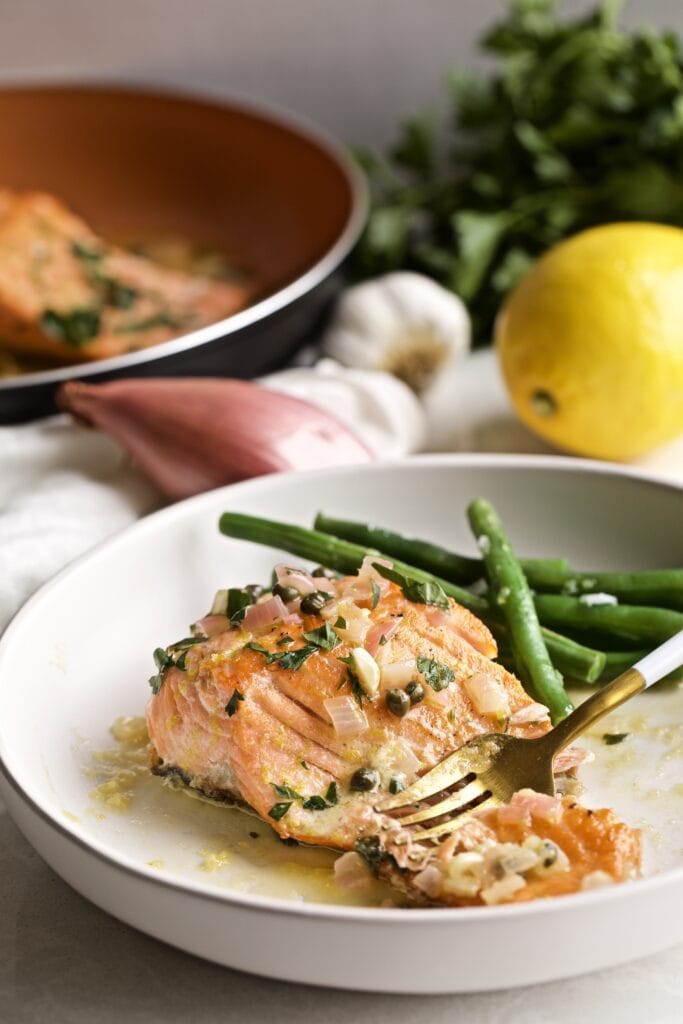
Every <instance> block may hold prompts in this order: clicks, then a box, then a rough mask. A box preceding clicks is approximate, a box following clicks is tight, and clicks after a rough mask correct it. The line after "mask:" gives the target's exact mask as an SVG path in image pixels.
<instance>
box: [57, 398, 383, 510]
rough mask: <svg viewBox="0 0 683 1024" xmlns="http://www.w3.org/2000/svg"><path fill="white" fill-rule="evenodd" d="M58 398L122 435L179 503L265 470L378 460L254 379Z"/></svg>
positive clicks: (332, 422) (313, 411)
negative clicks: (262, 386)
mask: <svg viewBox="0 0 683 1024" xmlns="http://www.w3.org/2000/svg"><path fill="white" fill-rule="evenodd" d="M57 402H58V404H59V406H60V407H61V408H62V409H64V410H65V411H66V412H70V413H71V414H72V415H73V416H74V417H75V418H76V419H78V420H81V421H82V422H84V423H86V424H88V425H89V426H93V427H98V428H99V429H101V430H103V431H105V433H108V434H111V435H112V437H114V438H116V440H118V441H119V442H120V443H121V444H122V445H123V447H124V448H126V449H127V450H128V452H129V453H130V454H131V456H132V457H133V460H134V461H135V462H136V463H137V464H138V466H139V467H140V469H142V471H143V472H144V473H146V474H147V476H149V478H150V479H151V480H152V481H153V483H155V484H156V485H157V487H159V489H160V490H161V491H162V492H163V493H164V494H166V495H167V496H168V497H170V498H173V499H178V498H186V497H189V496H190V495H192V494H199V493H200V492H202V491H207V490H210V489H212V488H214V487H219V486H221V485H222V484H227V483H232V482H234V481H237V480H244V479H247V478H248V477H252V476H262V475H263V474H266V473H277V472H281V471H284V470H296V469H298V470H305V469H318V468H322V467H325V466H334V465H348V464H350V463H351V464H352V463H358V462H368V461H370V460H371V459H372V453H371V452H370V450H369V449H368V448H367V447H366V445H365V444H364V443H363V442H362V441H361V440H359V438H357V437H356V436H355V435H354V434H353V433H352V432H351V431H350V430H349V429H348V428H347V427H345V426H344V425H343V424H342V423H340V422H339V420H337V419H335V418H334V417H333V416H331V415H329V413H326V412H324V411H322V410H321V409H318V408H317V407H316V406H314V405H311V404H309V403H308V402H304V401H301V400H300V399H298V398H293V397H291V396H290V395H283V394H276V393H274V392H272V391H267V390H266V389H265V388H261V387H259V386H258V385H256V384H252V383H249V382H247V381H240V380H227V379H214V378H187V379H182V378H168V379H160V380H120V381H111V382H108V383H105V384H85V383H83V382H81V381H69V382H68V383H66V384H64V385H63V386H62V387H61V388H60V390H59V392H58V394H57Z"/></svg>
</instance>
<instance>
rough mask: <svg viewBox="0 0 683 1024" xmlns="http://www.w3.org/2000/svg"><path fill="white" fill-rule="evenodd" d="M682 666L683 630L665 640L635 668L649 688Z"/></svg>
mask: <svg viewBox="0 0 683 1024" xmlns="http://www.w3.org/2000/svg"><path fill="white" fill-rule="evenodd" d="M681 665H683V629H682V630H681V631H680V633H676V634H674V636H672V637H670V638H669V639H668V640H665V641H664V643H663V644H661V645H660V646H659V647H657V648H655V650H654V651H651V652H650V654H646V655H645V657H644V658H641V659H640V661H639V662H637V664H635V665H634V666H633V667H634V668H635V669H637V670H638V672H640V674H641V676H642V677H643V679H644V680H645V686H646V687H648V686H652V684H653V683H656V682H658V681H659V680H660V679H663V678H664V676H666V675H668V674H669V672H673V670H674V669H675V668H679V667H680V666H681Z"/></svg>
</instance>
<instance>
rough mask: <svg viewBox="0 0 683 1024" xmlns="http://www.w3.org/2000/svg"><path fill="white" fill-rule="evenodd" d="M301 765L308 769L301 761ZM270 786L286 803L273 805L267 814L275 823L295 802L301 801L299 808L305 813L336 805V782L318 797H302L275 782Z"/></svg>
mask: <svg viewBox="0 0 683 1024" xmlns="http://www.w3.org/2000/svg"><path fill="white" fill-rule="evenodd" d="M301 764H303V765H304V766H305V767H306V768H308V765H307V764H305V762H304V761H302V762H301ZM271 785H272V787H273V789H274V790H275V793H276V795H277V796H281V797H284V798H285V801H286V803H285V802H283V803H278V804H275V806H274V807H272V808H271V809H270V811H269V812H268V813H269V814H270V817H271V818H275V820H276V821H279V819H280V818H281V817H283V815H285V814H286V813H287V811H288V810H289V808H290V807H291V806H292V804H293V803H294V801H295V800H301V806H302V807H303V809H304V810H305V811H326V810H328V808H330V807H332V806H333V804H336V803H337V800H338V799H339V796H338V793H337V783H336V782H331V783H330V784H329V786H328V787H327V792H326V793H325V796H319V795H317V794H315V795H314V796H302V794H301V793H298V792H297V791H296V790H295V789H292V787H291V786H282V785H280V784H278V783H275V782H273V783H271ZM283 807H284V810H282V811H281V810H280V809H281V808H283ZM275 810H277V814H273V811H275Z"/></svg>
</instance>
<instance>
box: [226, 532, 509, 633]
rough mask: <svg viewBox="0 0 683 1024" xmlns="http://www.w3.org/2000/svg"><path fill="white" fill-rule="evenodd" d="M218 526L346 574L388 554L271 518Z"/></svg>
mask: <svg viewBox="0 0 683 1024" xmlns="http://www.w3.org/2000/svg"><path fill="white" fill-rule="evenodd" d="M219 527H220V531H221V533H224V534H226V535H227V536H228V537H238V538H241V539H242V540H252V541H255V542H256V543H257V544H268V545H270V546H271V547H274V548H281V549H282V550H284V551H289V552H290V554H293V555H298V556H299V557H300V558H307V559H309V560H310V561H312V562H319V563H320V564H321V565H326V566H328V567H329V568H330V569H336V570H337V571H338V572H344V573H355V572H357V571H358V569H359V568H360V566H361V564H362V562H363V559H364V558H365V557H366V556H367V555H377V557H378V558H380V557H382V556H383V555H387V554H388V552H383V551H377V550H374V549H372V548H368V547H365V546H363V545H361V544H353V543H352V542H351V541H346V540H341V539H339V538H338V537H332V536H331V535H330V534H327V533H320V532H319V531H317V530H308V529H307V528H306V527H305V526H293V525H292V524H290V523H278V522H275V521H274V520H272V519H260V518H258V517H257V516H248V515H244V514H242V513H240V512H224V513H223V515H222V516H221V518H220V523H219ZM392 562H393V565H394V568H395V569H396V570H397V572H402V573H405V574H407V575H410V576H412V577H413V579H416V580H420V581H422V582H425V583H428V582H432V581H435V582H437V583H438V584H439V585H440V586H441V587H442V589H443V590H444V591H445V592H446V593H447V594H448V595H449V597H452V598H454V599H455V600H456V601H457V602H458V604H461V605H463V606H464V607H465V608H468V609H469V610H470V611H471V612H474V613H475V615H479V616H483V615H485V614H486V613H487V612H488V610H489V605H488V602H487V601H486V600H485V598H483V597H479V596H478V595H477V594H472V593H470V591H469V590H463V588H462V587H459V586H457V585H456V584H454V583H451V582H449V581H448V580H444V579H441V578H439V577H436V576H434V575H433V574H432V573H429V572H424V570H422V569H418V568H417V567H416V566H414V565H408V564H407V563H406V562H401V561H398V559H395V558H392Z"/></svg>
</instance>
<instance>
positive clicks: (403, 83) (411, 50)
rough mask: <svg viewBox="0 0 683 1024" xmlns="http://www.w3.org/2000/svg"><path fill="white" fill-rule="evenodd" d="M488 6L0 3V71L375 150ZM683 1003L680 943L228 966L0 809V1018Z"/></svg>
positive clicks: (499, 1017)
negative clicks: (149, 921) (602, 951)
mask: <svg viewBox="0 0 683 1024" xmlns="http://www.w3.org/2000/svg"><path fill="white" fill-rule="evenodd" d="M563 6H564V8H565V9H566V10H579V9H583V8H585V7H587V6H588V5H587V4H586V3H581V2H576V0H575V2H567V3H565V4H564V5H563ZM503 8H504V4H503V3H502V2H501V0H421V2H420V0H227V2H220V0H140V2H134V0H115V2H114V0H108V2H106V3H105V2H103V0H60V2H53V0H0V80H5V81H7V80H15V79H18V78H21V79H35V78H38V77H41V78H59V77H62V78H63V77H68V78H79V77H83V76H88V77H103V78H116V79H118V80H125V81H143V80H147V81H156V82H163V83H167V84H169V83H170V84H176V85H180V86H187V87H191V88H193V89H211V90H212V91H218V92H238V93H243V94H245V95H249V96H251V97H254V98H257V99H262V100H266V101H271V102H275V103H277V104H278V105H280V106H283V107H286V108H290V109H292V110H294V111H297V112H299V113H301V114H304V115H308V116H309V117H311V118H313V119H314V120H316V121H317V122H319V123H320V124H321V125H324V126H325V127H327V128H328V129H330V130H332V131H333V132H335V133H336V134H337V135H339V136H340V137H341V138H343V139H345V140H346V141H348V142H353V143H357V142H362V143H373V142H374V143H376V144H378V145H379V144H381V143H382V142H385V141H386V140H387V139H388V138H390V137H391V135H392V133H393V130H394V126H395V124H396V122H397V120H398V118H399V116H400V115H401V114H403V113H405V112H406V111H410V110H414V109H416V108H421V107H423V106H425V105H428V104H430V103H432V102H433V101H434V99H435V97H437V96H438V94H439V90H440V86H441V82H442V80H443V76H444V72H445V69H446V68H447V67H448V66H449V65H451V64H452V63H454V62H462V63H466V64H470V65H472V64H475V63H478V62H479V63H480V58H479V57H478V56H477V55H476V54H475V52H474V40H475V38H476V37H477V35H478V34H479V33H480V32H481V30H482V28H483V26H484V25H485V24H486V23H488V22H489V21H490V20H491V18H492V17H493V16H494V15H497V14H499V13H500V12H501V11H502V10H503ZM626 20H627V22H628V23H630V24H638V23H643V22H645V21H649V22H650V23H653V24H659V25H662V24H669V25H673V26H676V27H677V28H678V29H679V31H681V30H683V0H647V2H646V0H632V2H631V3H630V5H629V6H628V9H627V15H626ZM1 159H2V155H1V154H0V166H1ZM321 955H324V951H321ZM435 955H446V954H445V951H437V950H435ZM530 955H533V951H530ZM397 969H399V970H405V969H407V965H397ZM681 1005H683V947H679V948H678V949H676V950H672V951H670V952H669V953H665V954H662V955H661V956H658V957H653V958H651V959H650V960H646V961H640V962H638V963H637V964H633V965H626V966H624V967H621V968H619V969H617V970H614V971H608V972H603V973H601V974H599V975H592V976H590V977H588V978H580V979H575V980H573V981H567V982H562V983H555V984H552V985H546V986H542V987H540V988H536V989H534V990H533V991H530V990H528V989H523V990H518V991H515V992H499V993H491V994H488V995H481V996H477V995H475V996H465V997H445V996H441V997H437V998H434V999H424V998H422V997H420V998H411V997H408V998H402V999H396V998H392V997H390V996H363V995H357V994H353V993H341V992H322V991H319V990H314V989H310V988H304V987H295V986H288V985H285V984H282V983H279V982H271V981H266V980H264V979H260V978H255V977H248V976H246V975H239V974H237V973H235V972H233V971H228V970H224V969H221V968H218V967H215V966H213V965H211V964H205V963H202V962H201V961H199V960H195V959H193V958H192V957H189V956H186V955H184V954H182V953H180V952H177V951H175V950H171V949H169V948H168V947H165V946H163V945H161V944H160V943H158V942H155V941H153V940H151V939H147V938H145V937H144V936H142V935H139V934H138V933H135V932H132V931H131V930H130V929H128V928H126V927H125V926H124V925H121V924H119V923H118V922H117V921H115V920H114V919H112V918H109V917H107V916H106V915H105V914H103V913H102V912H100V911H98V910H96V909H95V908H94V907H91V906H90V905H89V904H87V903H86V902H85V901H84V900H82V899H81V898H80V897H79V896H78V895H76V893H74V892H72V891H71V890H70V889H68V888H67V887H66V886H65V885H64V884H63V883H62V882H61V881H60V880H59V879H57V878H56V877H55V876H54V875H53V874H52V872H51V871H50V870H49V869H48V868H47V867H46V866H45V865H44V864H43V863H42V862H41V860H40V859H39V858H38V857H37V855H36V854H34V853H33V851H32V850H31V849H30V848H29V846H28V845H27V844H26V842H25V841H24V839H23V838H22V837H21V836H20V835H19V833H18V832H17V830H16V829H15V827H14V825H13V824H12V823H11V822H10V820H9V819H8V817H7V815H6V814H3V813H2V809H1V808H0V1024H42V1022H44V1021H50V1022H55V1024H72V1022H73V1024H122V1022H124V1021H125V1022H126V1024H143V1022H144V1024H156V1022H162V1021H163V1022H165V1024H181V1022H182V1024H185V1022H188V1024H189V1022H192V1024H210V1022H211V1024H213V1022H218V1021H221V1022H232V1021H234V1022H236V1024H237V1022H239V1024H252V1022H253V1024H261V1022H264V1021H266V1020H277V1021H281V1022H283V1024H286V1022H289V1021H292V1022H294V1021H296V1022H297V1024H312V1022H318V1021H325V1022H326V1024H341V1022H348V1021H355V1022H357V1024H384V1022H387V1024H388V1022H391V1024H404V1022H405V1024H408V1022H410V1024H415V1022H423V1021H424V1022H429V1024H442V1022H443V1024H446V1022H448V1024H457V1022H459V1021H468V1022H470V1024H499V1022H501V1024H502V1022H505V1024H552V1022H558V1024H574V1022H575V1021H577V1020H581V1021H583V1022H584V1024H592V1022H596V1024H597V1022H603V1021H604V1020H605V1019H608V1017H609V1018H612V1019H614V1020H617V1019H618V1020H619V1022H620V1024H636V1022H639V1024H640V1022H642V1021H648V1022H649V1024H675V1022H676V1024H678V1022H679V1021H680V1019H681Z"/></svg>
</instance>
